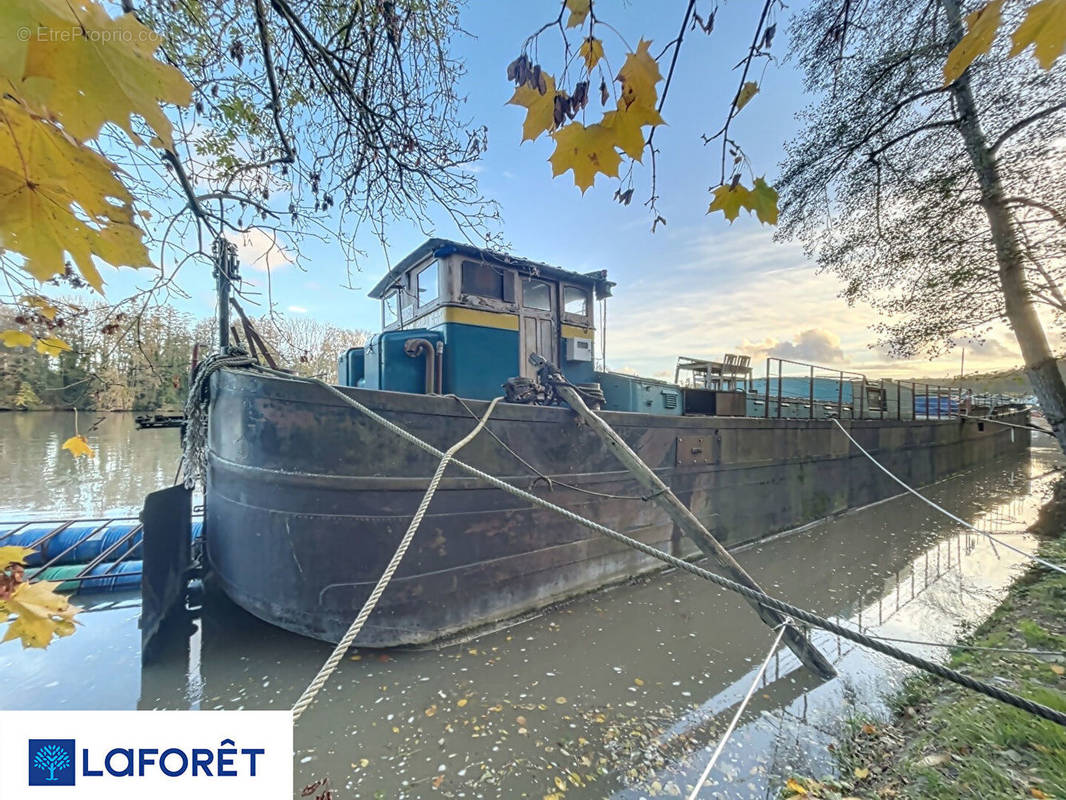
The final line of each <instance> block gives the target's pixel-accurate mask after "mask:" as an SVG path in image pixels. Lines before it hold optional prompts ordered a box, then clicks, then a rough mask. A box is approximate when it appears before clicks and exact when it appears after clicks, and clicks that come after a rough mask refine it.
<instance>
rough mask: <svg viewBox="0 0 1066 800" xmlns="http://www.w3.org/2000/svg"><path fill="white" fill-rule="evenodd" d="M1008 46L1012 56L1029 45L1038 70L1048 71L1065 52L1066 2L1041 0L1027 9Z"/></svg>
mask: <svg viewBox="0 0 1066 800" xmlns="http://www.w3.org/2000/svg"><path fill="white" fill-rule="evenodd" d="M1011 42H1012V44H1011V49H1010V54H1011V55H1012V56H1016V55H1018V53H1020V52H1022V51H1023V50H1025V48H1027V47H1028V46H1029V45H1031V44H1032V45H1035V48H1034V50H1033V53H1034V55H1035V56H1036V60H1037V61H1039V62H1040V66H1042V67H1043V68H1044V69H1051V65H1052V64H1054V63H1055V59H1057V58H1058V57H1059V56H1061V55H1062V54H1063V52H1064V51H1066V0H1041V2H1039V3H1037V4H1036V5H1033V6H1030V7H1029V9H1028V10H1027V11H1026V12H1025V19H1023V20H1022V24H1021V25H1019V26H1018V30H1016V31H1015V32H1014V35H1013V36H1012V37H1011Z"/></svg>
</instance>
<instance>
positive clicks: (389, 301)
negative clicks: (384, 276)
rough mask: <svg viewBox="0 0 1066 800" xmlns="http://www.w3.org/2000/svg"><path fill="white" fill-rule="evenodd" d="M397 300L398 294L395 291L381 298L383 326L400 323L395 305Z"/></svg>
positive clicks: (397, 307)
mask: <svg viewBox="0 0 1066 800" xmlns="http://www.w3.org/2000/svg"><path fill="white" fill-rule="evenodd" d="M399 299H400V293H399V291H398V290H396V289H393V290H392V291H391V292H389V293H388V294H387V295H385V297H383V298H382V300H381V308H382V313H383V320H384V323H385V325H392V324H394V323H396V322H399V321H400V315H399V306H398V305H397V302H398V301H399Z"/></svg>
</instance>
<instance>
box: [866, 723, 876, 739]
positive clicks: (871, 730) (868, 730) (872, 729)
mask: <svg viewBox="0 0 1066 800" xmlns="http://www.w3.org/2000/svg"><path fill="white" fill-rule="evenodd" d="M862 732H863V733H865V734H866V735H867V736H873V735H874V734H875V733H877V728H875V727H874V726H873V725H871V724H870V723H869V722H867V723H866V724H865V725H863V726H862Z"/></svg>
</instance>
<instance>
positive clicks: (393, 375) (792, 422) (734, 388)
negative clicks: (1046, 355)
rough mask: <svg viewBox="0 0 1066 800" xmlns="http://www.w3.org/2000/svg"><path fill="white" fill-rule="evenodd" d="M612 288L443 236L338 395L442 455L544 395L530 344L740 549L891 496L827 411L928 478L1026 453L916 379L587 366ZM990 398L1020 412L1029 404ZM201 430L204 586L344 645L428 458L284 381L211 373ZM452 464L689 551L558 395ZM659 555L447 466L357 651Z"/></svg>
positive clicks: (380, 295)
mask: <svg viewBox="0 0 1066 800" xmlns="http://www.w3.org/2000/svg"><path fill="white" fill-rule="evenodd" d="M613 288H614V284H613V283H612V282H611V281H609V280H608V279H607V274H606V272H603V271H599V272H591V273H578V272H572V271H569V270H565V269H561V268H558V267H554V266H550V265H547V264H542V263H538V262H534V261H530V260H527V259H521V258H516V257H513V256H510V255H507V254H503V253H496V252H491V251H487V250H483V249H479V248H474V247H471V246H468V245H464V244H460V243H456V242H450V241H446V240H441V239H431V240H429V241H427V242H426V243H425V244H423V245H422V246H421V247H419V248H418V249H417V250H415V251H414V252H413V253H411V254H410V255H409V256H407V258H405V259H403V260H402V261H401V262H399V263H398V264H397V265H396V266H395V267H394V268H393V269H391V270H390V271H389V272H388V274H387V275H386V276H385V277H384V278H383V279H382V280H381V282H379V283H378V284H377V286H375V287H374V289H373V290H372V291H371V293H370V294H371V296H372V297H374V298H376V299H378V300H380V301H381V307H382V330H381V332H380V333H378V334H376V335H375V336H373V337H372V338H371V339H370V340H369V341H368V342H367V343H366V344H365V346H363V347H360V348H353V349H351V350H349V351H347V352H346V353H344V354H343V355H342V357H341V359H340V364H339V376H340V380H339V383H340V386H339V389H340V391H341V392H343V393H344V394H346V395H348V396H350V397H352V398H354V399H357V400H358V401H359V402H360V403H361V404H363V405H364V406H366V407H368V408H370V409H372V410H373V411H375V412H377V413H378V414H380V415H381V416H383V417H384V418H386V419H387V420H389V421H391V422H393V423H395V424H396V425H399V426H400V427H402V428H404V429H405V430H407V431H410V432H411V433H413V434H414V435H416V436H418V437H419V438H421V439H423V440H424V441H426V442H428V443H430V444H432V445H434V446H435V447H437V448H439V449H440V450H445V449H447V448H448V447H449V446H451V445H452V444H454V443H455V442H457V441H458V440H460V439H462V438H463V437H464V436H466V434H468V433H469V432H470V431H471V429H472V428H473V427H474V425H475V424H476V421H477V419H478V418H480V417H481V416H482V415H483V414H484V413H485V411H486V409H487V407H488V402H489V401H490V400H491V399H492V398H494V397H496V396H497V395H500V394H502V393H503V388H502V387H503V385H504V384H505V383H507V382H508V380H509V379H517V380H518V381H523V380H524V381H525V382H526V385H532V382H533V381H535V379H536V373H535V370H534V368H533V367H532V366H531V365H530V362H529V356H530V355H531V354H533V353H537V354H540V355H541V356H543V357H545V358H547V359H548V360H549V361H551V362H553V363H555V364H558V365H559V366H560V368H561V369H562V371H563V372H564V373H565V375H566V376H567V378H568V379H569V380H570V381H571V382H572V383H573V384H575V385H582V386H584V387H585V388H586V390H587V391H588V392H589V394H590V396H597V397H598V396H599V394H600V393H601V392H602V401H601V404H602V408H601V410H600V411H599V413H600V415H601V416H602V418H603V419H604V420H605V421H606V422H607V423H608V424H610V426H611V427H612V428H614V429H615V430H616V431H617V432H618V433H619V434H620V435H621V436H622V437H623V438H624V439H625V441H626V442H627V443H628V444H629V446H630V447H631V448H632V449H633V450H634V451H635V452H636V453H637V454H638V455H639V456H640V457H641V459H642V460H643V461H644V462H645V463H646V464H647V465H648V466H649V467H651V468H652V469H653V470H654V471H655V472H656V473H657V474H658V475H659V477H660V478H661V479H662V480H663V481H664V482H665V483H666V484H667V485H668V486H669V487H670V488H671V490H672V491H673V492H674V493H675V494H676V495H677V496H678V497H679V498H680V499H681V500H682V501H683V502H684V503H685V504H686V505H687V506H688V507H689V508H690V509H691V510H692V512H693V513H694V514H695V515H696V516H697V517H698V518H699V519H700V521H701V522H703V524H704V525H705V526H706V527H707V528H708V529H709V530H710V531H711V532H712V533H713V534H714V535H715V537H716V538H718V539H719V541H721V542H723V543H724V544H726V545H727V546H730V547H733V546H736V545H740V544H743V543H746V542H750V541H754V540H757V539H760V538H763V537H767V536H770V535H772V534H776V533H779V532H781V531H785V530H788V529H791V528H795V527H797V526H800V525H803V524H805V523H808V522H811V521H813V520H817V519H819V518H822V517H825V516H828V515H832V514H836V513H839V512H842V511H845V510H847V509H849V508H855V507H858V506H863V505H866V504H869V503H872V502H875V501H878V500H881V499H883V498H885V497H888V496H891V495H893V494H896V493H898V491H899V487H898V486H897V485H896V484H895V483H894V482H893V481H892V480H891V479H890V478H888V477H887V476H886V475H884V474H883V473H882V472H881V471H880V470H878V469H877V468H876V467H875V466H874V465H873V464H871V463H870V462H869V461H868V460H867V459H866V457H865V456H863V455H862V454H861V453H860V452H859V451H858V449H857V448H856V447H855V446H853V445H852V443H851V442H849V440H848V439H847V437H845V436H844V435H843V434H842V433H841V432H840V431H839V430H838V429H837V428H836V424H835V423H834V419H839V420H841V423H842V424H843V425H844V426H845V427H846V428H847V430H848V431H849V433H850V434H851V436H853V437H854V438H855V440H856V441H857V442H859V443H860V444H861V445H862V447H864V448H865V449H866V450H868V451H870V452H871V453H872V454H873V455H874V456H875V457H876V458H877V459H878V460H879V461H880V462H881V463H882V464H884V465H885V466H886V467H887V468H888V469H890V470H891V471H892V472H894V473H895V474H896V475H898V476H899V477H900V478H902V479H903V480H905V481H906V482H907V483H909V484H911V485H914V486H920V485H922V484H927V483H930V482H932V481H935V480H938V479H940V478H942V477H943V476H945V475H947V474H950V473H952V472H956V471H959V470H962V469H965V468H968V467H970V466H973V465H975V464H977V463H979V462H982V461H985V460H988V459H992V458H995V457H996V456H998V455H1000V454H1005V453H1007V452H1008V451H1014V450H1019V449H1024V448H1025V447H1027V446H1028V438H1029V437H1028V434H1027V433H1025V432H1019V431H1017V429H1014V428H1010V427H1006V426H1001V425H995V424H985V423H983V422H981V421H980V420H977V419H973V418H966V419H962V418H960V417H958V416H957V415H956V416H949V415H948V414H946V413H945V414H944V415H941V414H940V410H939V406H938V409H937V417H932V416H931V415H930V413H929V411H928V409H929V408H930V407H931V405H930V404H929V403H928V402H927V404H926V406H925V409H926V411H925V413H924V414H916V413H915V407H916V405H917V403H916V401H915V396H916V391H915V389H914V388H913V387H911V386H909V385H908V386H902V385H898V384H896V385H893V384H891V383H888V382H881V383H875V382H868V381H867V380H866V379H865V377H863V379H862V382H861V384H860V383H859V382H858V379H856V378H853V377H852V376H849V377H848V379H847V381H845V378H844V375H843V373H841V376H840V385H839V388H838V391H836V392H830V391H825V392H821V393H820V395H824V397H823V396H820V397H816V396H815V390H814V386H815V383H814V378H813V377H812V378H811V382H810V386H811V394H810V399H809V401H808V402H804V400H803V398H798V399H797V398H791V399H790V398H787V397H784V396H782V394H781V392H780V390H778V393H777V394H774V393H773V392H771V389H770V384H771V381H770V380H769V378H770V374H769V370H768V373H767V380H766V383H765V384H763V385H762V386H761V388H760V387H759V386H757V385H755V384H754V382H752V381H751V370H750V367H749V366H748V365H747V362H746V360H744V359H742V358H741V359H737V358H732V359H730V358H727V359H726V360H725V361H723V362H711V361H699V360H686V361H684V362H683V364H682V366H683V367H684V368H685V369H686V370H687V374H689V376H690V378H692V377H694V378H695V380H689V381H687V382H681V381H680V375H679V376H677V377H676V378H675V381H674V382H668V381H662V380H654V379H646V378H641V377H638V376H634V375H623V374H619V373H612V372H606V371H603V370H597V369H596V367H595V361H594V356H593V354H594V352H595V344H596V330H595V324H594V313H593V310H594V307H595V304H596V302H597V301H599V302H603V301H605V299H606V298H607V297H609V296H610V295H611V293H612V289H613ZM811 374H812V376H813V371H812V373H811ZM597 384H598V389H597V388H596V387H595V386H594V385H597ZM511 385H512V387H513V386H515V385H516V383H515V381H512V382H511ZM845 389H846V390H847V391H846V392H845ZM875 389H876V391H875ZM531 396H532V395H531ZM949 407H950V404H949ZM987 411H988V413H994V414H996V415H998V418H1000V419H1002V420H1004V421H1011V422H1014V423H1016V424H1023V425H1024V424H1026V423H1027V420H1028V410H1027V409H1026V408H1024V407H999V408H989V409H987ZM208 420H209V423H208V434H207V456H206V460H207V474H206V494H205V528H204V539H205V544H206V554H207V558H208V562H209V565H210V567H211V570H212V572H213V576H214V579H215V580H216V581H217V582H218V583H219V584H220V585H221V587H222V588H223V589H224V591H225V592H226V593H227V594H228V595H229V596H230V597H231V598H232V599H233V600H234V601H235V602H236V603H238V604H239V605H241V606H242V607H244V608H245V609H247V610H248V611H250V612H251V613H253V614H255V615H256V616H258V617H261V618H262V619H264V620H266V621H268V622H271V623H273V624H275V625H278V626H280V627H282V628H286V629H288V630H291V631H295V632H297V633H300V634H304V635H307V636H312V637H316V638H320V639H324V640H327V641H337V640H338V639H339V638H340V637H341V635H342V634H343V633H344V632H345V631H346V630H347V628H348V626H349V624H350V623H351V621H352V619H353V617H354V616H355V615H356V613H358V611H359V609H360V608H361V607H362V605H363V603H364V601H365V600H366V599H367V597H368V595H369V593H370V591H371V589H372V588H373V586H374V584H375V583H376V582H377V580H378V578H379V576H380V575H381V573H382V571H383V569H384V567H385V565H386V563H387V562H388V560H389V558H390V557H391V556H392V555H393V553H394V551H395V549H396V546H397V544H398V542H399V540H400V538H401V537H402V536H403V534H404V532H405V530H406V529H407V526H408V524H409V522H410V520H411V517H412V515H413V514H414V512H415V510H416V508H417V505H418V503H419V501H420V500H421V498H422V496H423V494H424V492H425V491H426V488H427V485H428V482H429V479H430V476H431V475H432V474H433V472H434V470H435V468H436V466H437V459H435V458H434V457H432V456H430V455H428V454H427V453H425V452H423V451H421V450H419V449H417V448H414V447H412V446H410V445H409V444H407V443H406V442H404V441H403V440H401V439H400V438H398V437H397V436H396V435H395V434H394V433H393V432H390V431H389V430H387V429H386V428H384V427H383V426H381V425H380V424H378V423H377V422H375V421H373V420H372V419H370V418H369V417H368V416H366V415H365V414H363V413H361V412H360V411H359V410H357V409H356V408H353V407H352V406H351V405H348V404H346V403H344V402H343V401H342V400H341V399H340V398H338V397H336V396H334V395H332V394H330V393H328V392H326V391H324V390H323V388H322V387H321V386H317V385H315V384H312V383H308V382H305V381H302V380H297V379H295V378H287V377H285V376H283V375H279V374H265V373H263V372H260V371H255V370H248V369H238V368H226V369H221V370H219V371H217V372H215V373H214V374H213V375H212V376H211V382H210V400H209V415H208ZM1016 434H1017V435H1016ZM461 457H462V460H463V461H465V462H466V463H468V464H471V465H473V466H475V467H478V468H479V469H481V470H484V471H485V472H488V473H490V474H492V475H495V476H497V477H499V478H501V479H503V480H506V481H507V482H509V483H512V484H514V485H515V486H519V487H521V488H523V489H526V490H529V491H532V492H534V493H537V494H541V495H543V496H544V497H546V498H548V499H550V500H551V501H552V502H554V503H556V504H558V505H561V506H563V507H565V508H568V509H570V510H572V511H574V512H576V513H578V514H580V515H582V516H585V517H588V518H590V519H593V520H596V521H598V522H600V523H602V524H604V525H607V526H608V527H611V528H613V529H615V530H618V531H621V532H623V533H626V534H628V535H629V536H631V537H634V538H637V539H639V540H640V541H642V542H645V543H647V544H649V545H652V546H654V547H656V548H659V549H662V550H665V551H667V552H671V553H673V554H675V555H680V556H683V557H689V556H695V555H696V548H695V546H694V545H693V544H692V543H691V542H689V540H687V539H685V538H683V537H682V535H681V533H680V532H679V531H678V530H677V529H676V528H675V526H674V525H673V524H672V523H671V521H670V519H669V518H668V517H667V515H666V513H665V512H664V511H663V510H662V509H661V508H660V507H659V506H658V505H656V504H655V503H652V502H648V499H647V498H646V497H645V496H644V493H643V492H642V491H641V489H640V486H639V485H638V484H637V482H636V481H635V480H634V478H633V477H632V475H631V474H630V473H629V472H627V471H626V469H625V468H624V467H623V466H622V465H621V464H620V463H619V462H618V461H617V460H616V458H615V456H614V455H613V454H612V453H611V452H610V451H608V450H607V449H606V447H605V446H604V444H603V443H602V441H601V440H600V439H599V438H598V437H597V436H596V434H595V433H593V432H592V431H590V430H589V429H588V428H587V426H584V425H581V424H578V422H577V421H576V418H575V415H574V413H573V412H572V411H571V410H570V409H569V408H567V407H565V406H561V405H539V404H537V403H536V402H533V403H500V404H498V405H497V406H496V408H495V409H494V411H493V413H492V415H491V417H490V419H489V421H488V423H487V426H486V431H485V432H482V433H481V434H480V435H479V436H477V438H475V439H474V440H473V441H472V442H471V443H470V444H469V445H467V446H466V447H465V448H464V450H463V451H462V454H461ZM659 567H661V563H660V562H658V561H656V560H654V559H652V558H650V557H648V556H646V555H644V554H642V553H639V552H637V551H634V550H632V549H630V548H628V547H625V546H624V545H622V544H619V543H617V542H615V541H612V540H608V539H605V538H603V537H600V536H599V535H598V534H596V533H594V532H592V531H590V530H588V529H587V528H584V527H581V526H579V525H577V524H574V523H572V522H570V521H568V520H566V519H562V518H560V517H559V516H558V515H555V514H553V513H552V512H550V511H547V510H544V509H542V508H540V507H537V506H534V505H532V504H530V503H528V502H525V501H523V500H521V499H520V498H516V497H515V496H513V495H510V494H508V493H506V492H504V491H501V490H499V489H496V488H493V487H491V486H488V485H486V484H485V483H483V482H482V481H480V480H479V479H477V478H474V477H470V476H469V475H467V474H466V473H463V472H461V471H459V470H458V469H455V468H449V469H448V471H447V472H446V473H445V476H444V479H443V481H442V482H441V485H440V489H439V491H438V492H437V494H436V495H435V497H434V499H433V502H432V504H431V505H430V507H429V511H428V513H427V515H426V517H425V519H424V521H423V523H422V526H421V528H420V529H419V532H418V534H417V536H416V537H415V539H414V542H413V543H412V545H411V548H410V550H409V551H408V553H407V555H406V557H405V558H404V560H403V561H402V562H401V564H400V567H399V570H398V572H397V573H396V576H395V578H394V579H393V580H392V582H391V583H390V585H389V587H388V589H387V590H386V592H385V593H384V595H383V597H382V598H381V601H380V603H379V605H378V607H377V609H376V611H375V612H374V613H373V615H372V616H371V617H370V619H369V621H368V622H367V624H366V625H365V627H364V628H363V630H362V632H361V633H360V634H359V638H358V639H357V641H356V643H357V644H358V645H360V646H365V647H391V646H397V645H409V644H417V643H424V642H429V641H432V640H436V639H440V638H442V637H446V636H449V635H452V634H456V633H459V632H462V631H466V630H469V629H472V628H477V627H479V626H485V625H490V624H493V623H497V622H500V621H502V620H506V619H508V618H511V617H514V616H516V615H520V614H522V613H524V612H529V611H531V610H533V609H536V608H539V607H542V606H545V605H547V604H550V603H553V602H556V601H559V600H561V599H564V598H567V597H570V596H573V595H575V594H578V593H582V592H588V591H591V590H594V589H597V588H599V587H602V586H604V585H607V584H610V583H613V582H618V581H622V580H625V579H627V578H630V577H632V576H635V575H639V574H641V573H645V572H648V571H651V570H654V569H657V568H659Z"/></svg>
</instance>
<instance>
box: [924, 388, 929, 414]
mask: <svg viewBox="0 0 1066 800" xmlns="http://www.w3.org/2000/svg"><path fill="white" fill-rule="evenodd" d="M925 418H926V419H929V384H928V383H927V384H926V385H925Z"/></svg>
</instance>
